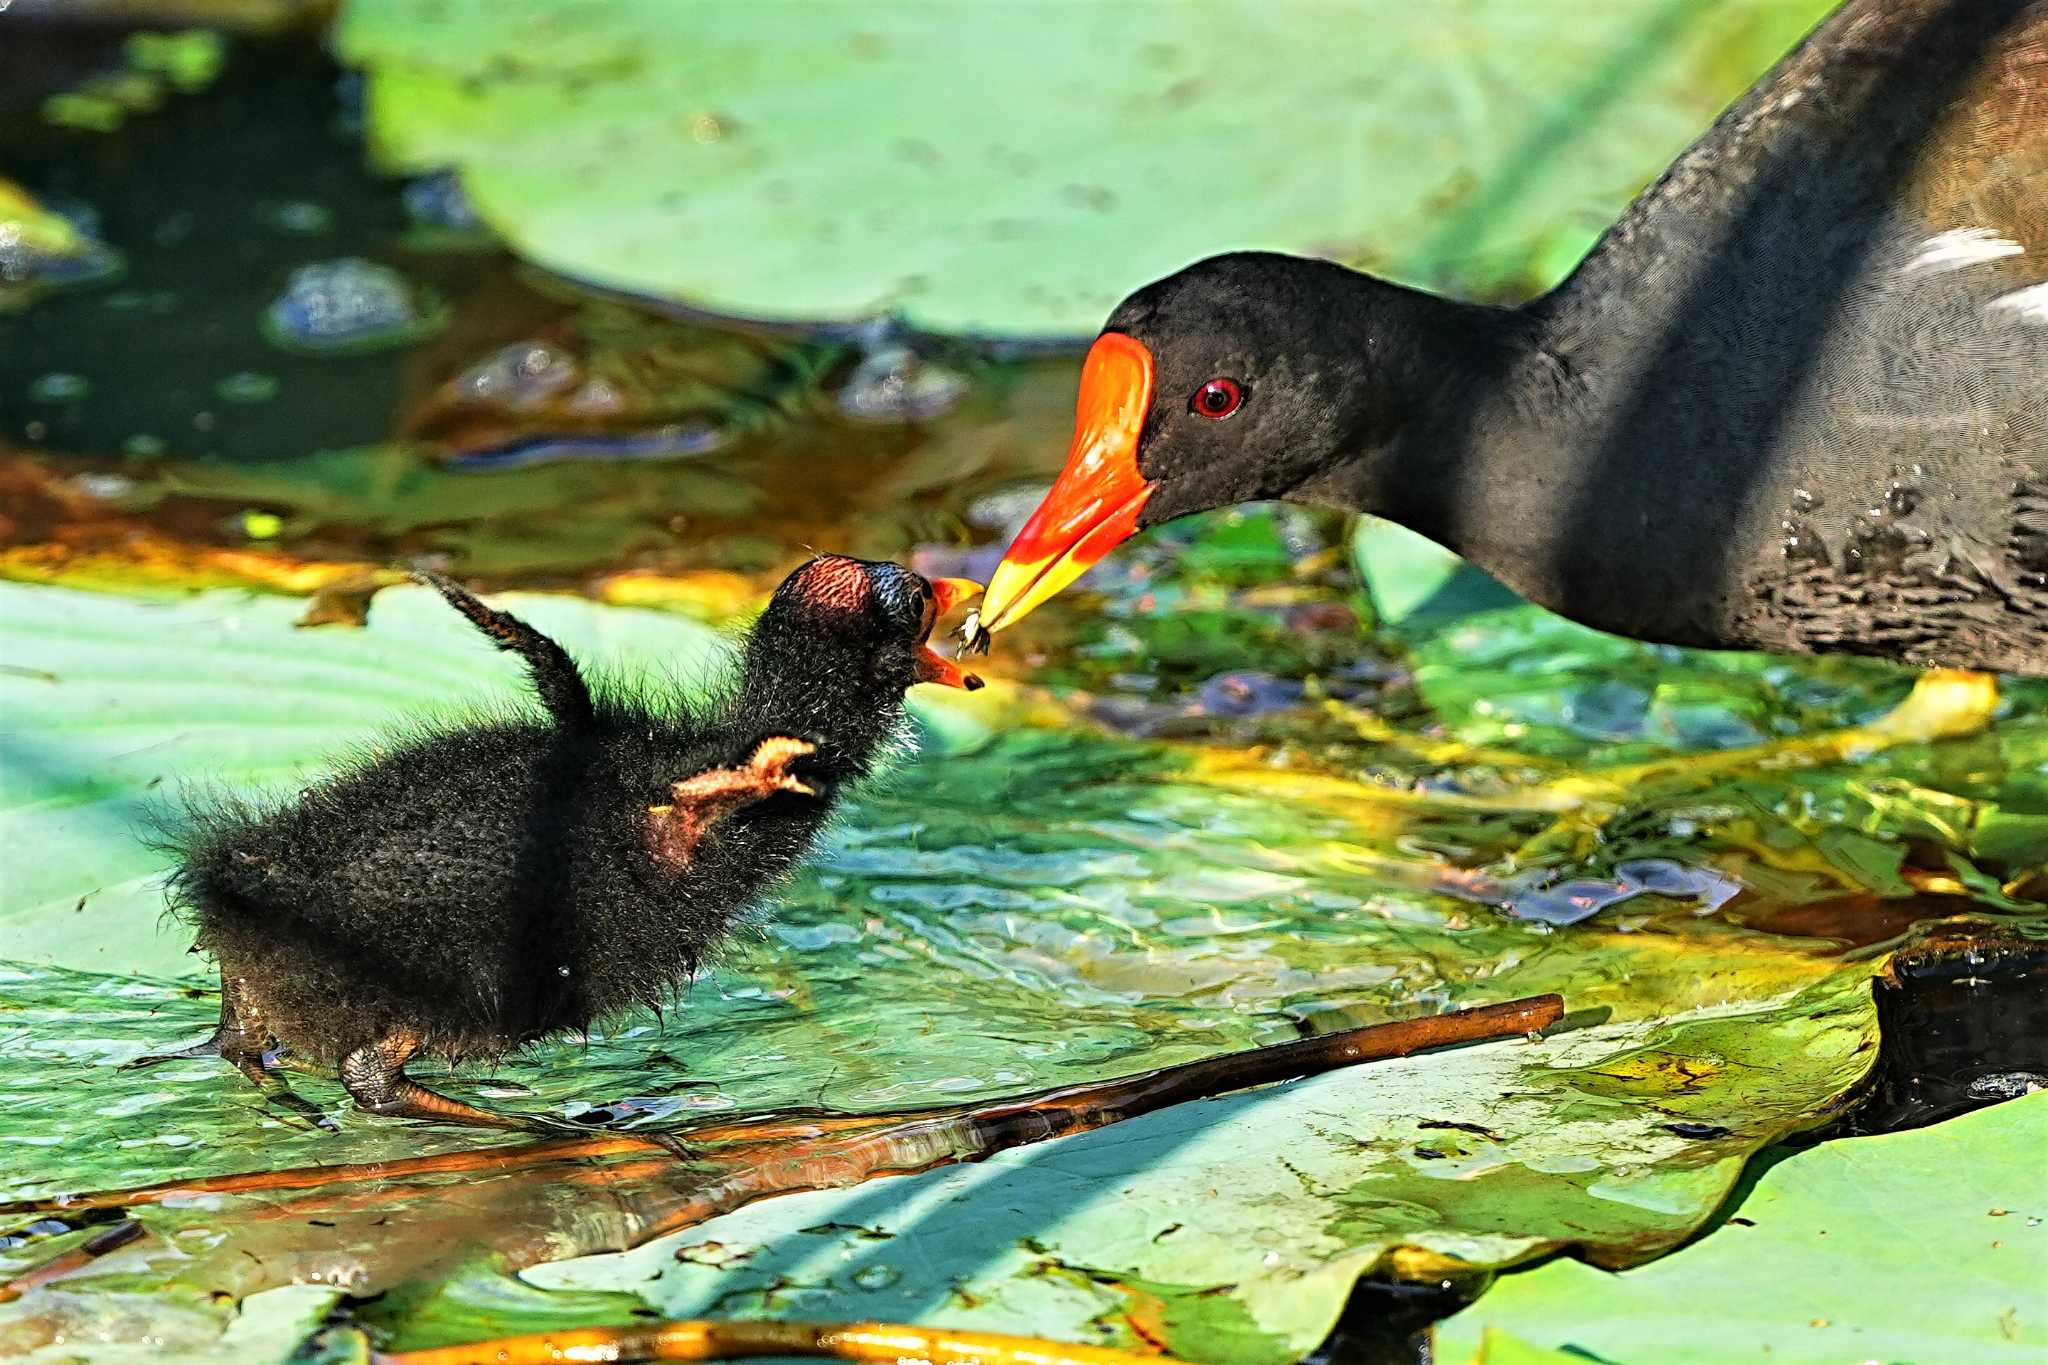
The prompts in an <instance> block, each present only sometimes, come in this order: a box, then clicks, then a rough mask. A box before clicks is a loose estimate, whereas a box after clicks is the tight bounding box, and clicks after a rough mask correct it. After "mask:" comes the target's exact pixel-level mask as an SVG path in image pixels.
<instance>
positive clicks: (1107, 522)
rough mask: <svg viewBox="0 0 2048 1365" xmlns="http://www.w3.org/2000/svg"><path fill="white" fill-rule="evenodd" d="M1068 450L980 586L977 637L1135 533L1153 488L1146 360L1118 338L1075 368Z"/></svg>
mask: <svg viewBox="0 0 2048 1365" xmlns="http://www.w3.org/2000/svg"><path fill="white" fill-rule="evenodd" d="M1074 406H1075V410H1074V442H1073V445H1072V446H1071V447H1069V449H1068V451H1067V465H1066V468H1065V469H1062V470H1061V471H1060V477H1059V479H1058V481H1057V482H1055V483H1054V484H1053V486H1052V491H1051V492H1049V493H1047V494H1046V495H1045V500H1044V501H1043V502H1041V503H1039V505H1038V510H1037V511H1035V512H1033V513H1032V514H1031V519H1030V520H1029V521H1027V522H1025V523H1024V529H1022V530H1021V531H1019V532H1017V538H1016V539H1015V540H1013V541H1011V542H1010V548H1009V550H1008V551H1006V552H1005V553H1004V555H1003V562H1002V563H1001V564H999V565H997V566H996V571H995V574H994V576H993V577H991V578H990V579H989V581H988V599H987V601H985V602H984V603H983V604H982V608H981V614H980V619H979V626H980V630H981V631H984V632H985V631H997V630H1002V629H1004V628H1006V627H1008V626H1012V625H1015V624H1016V623H1017V622H1019V621H1021V620H1023V619H1024V617H1025V616H1026V615H1027V614H1029V613H1030V612H1031V610H1032V609H1033V608H1035V607H1037V606H1038V604H1039V603H1041V602H1043V601H1045V600H1046V599H1047V598H1049V597H1051V596H1052V595H1053V594H1054V593H1056V592H1058V591H1059V590H1060V589H1061V588H1064V587H1066V586H1067V584H1069V583H1071V582H1073V581H1074V580H1075V579H1077V578H1079V577H1080V576H1081V575H1082V574H1084V573H1086V572H1088V570H1089V569H1090V568H1092V567H1094V565H1095V564H1096V562H1097V561H1099V560H1100V559H1101V558H1102V557H1103V556H1104V555H1106V554H1108V553H1109V552H1110V551H1111V550H1112V549H1114V548H1115V547H1116V546H1117V545H1118V543H1120V542H1121V541H1123V540H1124V539H1125V538H1126V537H1128V536H1129V535H1130V534H1131V533H1132V532H1133V531H1135V530H1137V529H1138V513H1139V512H1141V511H1143V510H1144V507H1145V501H1146V499H1148V498H1150V497H1151V496H1152V488H1153V485H1152V484H1151V483H1150V482H1149V481H1148V480H1147V479H1146V478H1145V477H1144V476H1143V475H1142V474H1140V473H1139V472H1138V437H1139V436H1140V435H1141V434H1142V433H1143V431H1144V426H1145V414H1146V412H1147V411H1148V410H1149V409H1150V408H1151V406H1152V352H1151V351H1149V350H1147V349H1146V348H1145V344H1144V343H1143V342H1141V341H1138V340H1136V339H1135V338H1132V337H1127V336H1125V335H1123V334H1122V333H1120V332H1105V333H1103V334H1102V335H1101V336H1099V337H1097V338H1096V340H1095V345H1094V346H1093V348H1091V349H1090V350H1089V352H1088V359H1087V362H1086V363H1085V364H1084V365H1083V366H1082V368H1081V392H1080V396H1079V397H1078V398H1077V399H1076V401H1075V405H1074Z"/></svg>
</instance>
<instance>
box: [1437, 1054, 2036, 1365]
mask: <svg viewBox="0 0 2048 1365" xmlns="http://www.w3.org/2000/svg"><path fill="white" fill-rule="evenodd" d="M2044 1146H2048V1094H2036V1095H2031V1096H2028V1097H2027V1098H2025V1099H2019V1100H2015V1101H2013V1102H2011V1103H2009V1104H2003V1105H1998V1106H1996V1107H1994V1108H1990V1109H1983V1110H1979V1111H1978V1112H1976V1113H1974V1114H1969V1115H1965V1116H1964V1117H1962V1118H1957V1119H1951V1120H1949V1121H1948V1122H1946V1123H1942V1124H1938V1125H1936V1126H1934V1127H1932V1128H1924V1129H1920V1130H1918V1131H1915V1132H1908V1133H1893V1134H1887V1135H1884V1136H1880V1137H1864V1138H1853V1139H1848V1140H1844V1141H1839V1142H1830V1143H1826V1144H1824V1145H1822V1146H1820V1147H1817V1148H1814V1149H1812V1150H1810V1151H1804V1152H1798V1153H1795V1154H1793V1155H1791V1156H1788V1157H1787V1158H1786V1159H1785V1160H1783V1161H1780V1162H1778V1163H1777V1164H1776V1165H1774V1166H1772V1167H1771V1168H1770V1169H1769V1170H1768V1171H1766V1172H1765V1173H1764V1175H1763V1177H1762V1179H1760V1180H1759V1181H1758V1182H1757V1184H1756V1188H1755V1189H1754V1190H1752V1191H1751V1192H1750V1193H1749V1194H1748V1196H1747V1197H1746V1198H1745V1199H1743V1201H1742V1202H1741V1204H1740V1206H1739V1207H1738V1208H1737V1209H1736V1210H1735V1211H1734V1216H1733V1217H1732V1218H1731V1219H1730V1220H1729V1222H1728V1223H1727V1224H1725V1225H1723V1226H1722V1228H1721V1229H1720V1230H1719V1231H1717V1232H1716V1233H1715V1234H1714V1235H1713V1236H1711V1237H1709V1238H1707V1239H1706V1240H1704V1241H1702V1242H1700V1243H1698V1244H1697V1245H1694V1246H1690V1247H1687V1248H1685V1249H1684V1250H1683V1251H1680V1252H1679V1253H1677V1254H1676V1255H1673V1256H1670V1257H1667V1258H1665V1259H1664V1260H1662V1261H1659V1262H1657V1263H1656V1264H1655V1265H1649V1266H1643V1267H1641V1268H1639V1269H1636V1270H1628V1271H1623V1272H1621V1273H1619V1274H1611V1273H1608V1272H1605V1271H1600V1270H1595V1269H1593V1268H1592V1267H1590V1266H1586V1265H1582V1264H1580V1263H1578V1262H1576V1261H1572V1260H1558V1261H1555V1262H1552V1263H1550V1264H1548V1265H1544V1266H1541V1267H1538V1268H1537V1269H1534V1270H1530V1271H1526V1272H1523V1273H1521V1274H1516V1275H1512V1276H1508V1277H1506V1278H1505V1279H1503V1280H1501V1281H1499V1282H1498V1283H1496V1284H1495V1285H1494V1286H1493V1288H1492V1289H1491V1290H1490V1291H1488V1292H1487V1294H1486V1295H1485V1296H1484V1297H1483V1298H1481V1299H1480V1301H1479V1302H1478V1303H1477V1304H1475V1305H1473V1306H1472V1307H1471V1308H1469V1309H1467V1310H1466V1311H1465V1312H1463V1313H1460V1314H1459V1315H1458V1316H1456V1317H1454V1318H1452V1319H1450V1320H1449V1321H1447V1322H1445V1323H1443V1324H1442V1325H1441V1326H1440V1327H1439V1328H1438V1329H1437V1359H1439V1360H1442V1361H1445V1362H1453V1361H1455V1362H1465V1361H1471V1362H1473V1365H1494V1362H1496V1361H1514V1360H1518V1359H1520V1358H1521V1357H1518V1356H1516V1355H1514V1354H1512V1353H1510V1352H1506V1351H1502V1352H1496V1350H1495V1349H1494V1346H1493V1344H1492V1343H1493V1341H1494V1334H1496V1333H1506V1334H1510V1335H1512V1336H1513V1337H1516V1338H1520V1339H1521V1340H1523V1341H1526V1342H1529V1343H1532V1344H1533V1345H1535V1346H1537V1347H1539V1348H1541V1347H1555V1348H1556V1349H1557V1350H1558V1351H1560V1352H1562V1353H1564V1356H1561V1357H1560V1358H1565V1357H1568V1358H1571V1359H1578V1360H1599V1361H1611V1362H1614V1365H1638V1362H1640V1363H1641V1365H1648V1362H1651V1361H1655V1362H1658V1365H1692V1362H1701V1365H1704V1362H1708V1361H1714V1362H1719V1361H1724V1360H1764V1359H1768V1360H1772V1361H1783V1362H1787V1365H1808V1363H1809V1362H1810V1363H1811V1365H1823V1362H1828V1363H1832V1362H1836V1361H1843V1360H1924V1361H1934V1360H1987V1361H1988V1360H2010V1361H2040V1360H2048V1273H2044V1272H2048V1198H2044V1196H2043V1193H2042V1181H2041V1153H2042V1151H2043V1150H2044ZM1482 1343H1484V1344H1483V1345H1482ZM1545 1358H1547V1357H1545Z"/></svg>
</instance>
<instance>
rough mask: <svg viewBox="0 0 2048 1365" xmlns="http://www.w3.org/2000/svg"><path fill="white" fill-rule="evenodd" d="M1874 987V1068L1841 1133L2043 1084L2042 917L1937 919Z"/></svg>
mask: <svg viewBox="0 0 2048 1365" xmlns="http://www.w3.org/2000/svg"><path fill="white" fill-rule="evenodd" d="M1875 990H1876V993H1877V1016H1878V1028H1879V1033H1880V1037H1881V1039H1882V1043H1881V1045H1880V1048H1879V1052H1878V1063H1877V1070H1876V1073H1875V1075H1874V1078H1873V1081H1872V1085H1871V1090H1870V1096H1869V1098H1868V1099H1866V1100H1865V1101H1864V1102H1863V1103H1862V1104H1861V1105H1859V1106H1858V1107H1857V1109H1856V1111H1855V1112H1854V1113H1853V1114H1851V1115H1850V1116H1849V1118H1848V1120H1847V1124H1846V1130H1845V1131H1846V1132H1847V1133H1848V1134H1852V1135H1857V1136H1861V1135H1864V1134H1869V1133H1896V1132H1900V1131H1902V1130H1905V1129H1909V1128H1924V1127H1926V1126H1927V1125H1928V1124H1931V1123H1939V1122H1941V1121H1942V1120H1943V1119H1949V1118H1954V1117H1955V1116H1957V1115H1958V1114H1967V1113H1969V1112H1970V1111H1971V1110H1973V1109H1981V1108H1983V1107H1984V1106H1985V1105H1989V1104H1997V1103H1999V1102H2000V1101H2003V1100H2009V1099H2016V1098H2018V1097H2019V1096H2021V1095H2024V1094H2029V1093H2031V1092H2032V1091H2035V1090H2040V1089H2044V1088H2048V926H2042V925H2039V924H2025V923H2023V924H2020V925H2016V926H2012V927H2005V926H1978V925H1957V926H1953V927H1951V926H1942V927H1938V928H1936V929H1933V930H1931V931H1930V932H1929V933H1928V934H1927V935H1926V936H1925V937H1924V938H1923V939H1922V940H1921V941H1920V942H1918V943H1915V944H1912V945H1909V946H1908V947H1905V948H1902V949H1900V950H1899V952H1898V953H1897V954H1896V955H1895V956H1894V957H1893V959H1892V962H1891V965H1890V968H1889V969H1888V970H1887V971H1886V972H1885V974H1884V976H1883V977H1881V978H1880V979H1879V980H1878V982H1877V985H1876V987H1875Z"/></svg>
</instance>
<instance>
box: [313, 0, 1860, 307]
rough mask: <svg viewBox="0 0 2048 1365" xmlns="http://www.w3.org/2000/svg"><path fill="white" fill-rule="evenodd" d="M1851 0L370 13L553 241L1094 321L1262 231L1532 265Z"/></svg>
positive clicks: (370, 23) (449, 147) (1498, 278)
mask: <svg viewBox="0 0 2048 1365" xmlns="http://www.w3.org/2000/svg"><path fill="white" fill-rule="evenodd" d="M1828 8H1829V6H1828V5H1827V4H1826V3H1823V2H1822V0H1739V3H1728V4H1721V5H1714V6H1692V5H1675V4H1670V3H1663V2H1662V0H1600V3H1597V4H1594V5H1592V6H1585V5H1581V6H1577V7H1575V8H1573V9H1572V10H1571V11H1570V13H1569V14H1568V15H1566V14H1564V13H1562V12H1557V11H1553V10H1551V9H1547V8H1543V7H1535V8H1531V7H1530V6H1528V5H1524V4H1517V3H1513V0H1486V3H1477V4H1467V5H1460V6H1456V7H1455V8H1450V9H1447V8H1445V7H1442V6H1433V5H1399V4H1390V3H1385V2H1384V0H1349V2H1348V3H1332V2H1331V0H1308V2H1303V0H1295V2H1293V3H1285V4H1253V3H1231V2H1230V0H1204V2H1203V3H1200V4H1194V5H1153V4H1142V3H1122V4H1088V5H1074V4H1061V5H1025V6H989V5H985V6H978V7H976V8H975V9H974V10H973V11H972V15H971V19H970V18H969V16H967V15H965V14H963V13H962V12H960V11H958V10H956V9H954V8H952V7H949V6H943V5H929V4H915V3H893V4H883V5H862V6H858V7H853V6H837V5H815V6H809V7H806V8H804V9H803V10H802V11H801V12H800V14H795V13H793V12H791V11H788V10H784V9H781V8H779V7H777V6H772V5H770V6H761V5H752V4H746V3H739V2H737V0H723V2H721V3H711V4H694V5H677V4H673V3H670V0H632V3H614V2H612V0H605V3H587V2H586V3H561V0H522V3H518V4H512V5H507V4H504V3H500V2H499V0H453V2H452V3H448V4H442V5H437V6H435V7H433V8H432V9H431V10H424V11H423V10H421V9H420V8H419V7H418V6H416V5H412V4H409V3H406V0H353V2H352V3H350V4H349V5H347V6H346V8H345V9H344V11H343V14H342V18H341V23H340V25H339V27H338V29H337V31H336V41H337V47H338V51H339V52H340V54H341V56H342V59H343V60H344V61H347V62H350V63H353V64H356V65H359V66H361V67H363V68H364V69H365V71H366V72H367V73H368V76H369V103H368V112H369V120H370V132H371V136H372V140H373V146H374V148H375V150H376V152H377V153H378V155H379V156H380V158H381V159H382V161H383V162H384V164H385V165H386V166H387V167H389V168H390V169H393V170H395V171H401V172H406V173H419V172H427V171H436V170H440V169H443V168H449V167H452V168H456V169H458V170H459V171H460V173H461V175H462V178H463V183H464V186H465V188H466V189H467V191H468V195H469V198H470V200H471V202H472V203H473V204H474V205H475V206H476V209H477V212H478V213H479V214H480V215H481V216H482V217H483V219H484V220H485V221H486V222H487V223H489V224H490V225H491V226H492V227H493V228H494V229H496V230H497V231H498V232H499V233H501V234H502V235H503V236H504V238H505V239H506V240H507V241H508V242H510V243H511V244H512V245H513V247H514V248H515V249H516V250H518V251H520V252H521V253H522V254H524V255H526V256H528V257H529V258H530V259H533V260H535V261H538V262H540V263H541V264H544V265H547V266H550V267H553V268H555V269H559V270H563V271H566V272H568V273H571V274H575V275H579V276H584V277H588V278H591V279H595V280H600V281H603V282H605V283H607V284H611V285H616V286H619V287H622V288H627V289H633V290H637V291H641V292H644V293H650V294H659V295H662V296H665V297H673V298H680V299H685V300H688V301H689V302H691V303H692V304H694V305H697V306H700V307H704V308H709V309H714V310H718V311H721V312H726V313H731V314H736V315H741V316H749V317H773V318H792V319H805V320H809V319H823V320H846V319H858V318H864V317H869V316H872V315H875V314H878V313H891V312H895V313H903V314H905V315H907V316H908V317H909V318H910V319H911V320H912V321H913V322H915V323H917V324H919V325H921V326H925V327H929V328H933V329H937V330H946V331H958V332H969V333H995V334H1002V335H1009V336H1043V337H1063V338H1065V337H1079V336H1086V335H1089V334H1091V333H1092V332H1093V331H1094V330H1095V329H1096V328H1097V327H1098V326H1100V324H1101V321H1102V318H1103V316H1104V314H1105V313H1106V312H1107V311H1108V310H1109V308H1110V307H1111V306H1112V305H1113V304H1114V303H1115V302H1116V301H1117V299H1119V298H1120V297H1122V296H1123V294H1124V293H1126V292H1127V291H1129V290H1130V289H1132V288H1133V287H1135V286H1136V285H1138V284H1141V283H1143V282H1144V281H1146V280H1148V279H1151V278H1153V277H1155V276H1157V275H1161V274H1164V273H1166V272H1167V271H1170V270H1173V269H1176V268H1178V267H1179V266H1181V265H1184V264H1186V263H1187V262H1188V261H1190V260H1193V259H1196V258H1198V257H1201V256H1206V255H1209V254H1211V253H1213V252H1216V251H1220V250H1226V249H1230V248H1236V247H1271V248H1282V249H1291V250H1296V251H1305V252H1313V253H1318V254H1326V255H1334V256H1336V257H1339V258H1342V259H1347V260H1352V261H1356V262H1359V263H1362V264H1368V265H1372V266H1375V267H1379V268H1382V269H1386V270H1391V271H1393V272H1394V273H1396V274H1397V275H1400V276H1402V277H1404V278H1409V279H1415V280H1421V281H1423V282H1425V283H1434V284H1441V285H1447V286H1450V287H1453V288H1456V289H1459V290H1462V291H1467V292H1481V293H1501V292H1509V293H1516V292H1527V291H1529V290H1530V289H1532V288H1535V287H1538V286H1540V285H1542V284H1544V283H1547V282H1548V281H1550V280H1553V279H1555V278H1557V277H1558V276H1559V275H1560V274H1561V273H1562V272H1563V271H1564V270H1565V269H1566V268H1568V267H1569V266H1570V264H1571V263H1572V262H1573V261H1574V260H1576V259H1577V257H1578V256H1579V255H1580V254H1581V253H1582V252H1583V251H1584V249H1585V248H1586V247H1587V246H1588V245H1589V244H1590V243H1591V241H1592V240H1593V238H1594V237H1595V236H1596V235H1597V234H1598V233H1599V231H1600V230H1601V229H1602V228H1604V227H1605V226H1606V225H1607V224H1608V222H1610V221H1611V220H1612V219H1613V217H1614V216H1615V215H1616V214H1617V213H1618V212H1619V211H1620V209H1621V208H1622V206H1623V205H1624V204H1625V203H1626V202H1627V201H1628V199H1629V197H1630V196H1631V195H1633V194H1634V193H1635V192H1636V191H1637V190H1638V189H1640V188H1641V187H1642V186H1643V185H1644V184H1646V183H1647V182H1648V181H1649V180H1650V179H1652V178H1653V177H1654V176H1655V175H1656V174H1657V173H1658V172H1659V171H1661V170H1662V169H1663V168H1664V166H1665V165H1666V163H1667V162H1669V161H1670V159H1671V158H1672V157H1673V156H1674V155H1676V153H1677V152H1679V151H1680V150H1681V149H1682V148H1683V147H1684V146H1685V145H1686V144H1687V143H1688V142H1690V141H1691V140H1692V139H1693V137H1695V136H1696V135H1697V134H1698V133H1699V132H1700V131H1701V130H1702V129H1703V128H1704V127H1705V126H1706V125H1707V124H1708V123H1709V122H1711V120H1712V119H1713V116H1714V115H1715V114H1716V113H1717V112H1718V111H1719V110H1720V108H1721V107H1722V106H1723V105H1724V104H1725V103H1726V102H1727V101H1728V100H1729V99H1731V98H1733V97H1734V96H1735V95H1736V94H1738V93H1739V92H1740V91H1741V90H1742V89H1743V87H1744V86H1745V85H1746V84H1747V83H1748V82H1749V81H1750V80H1752V79H1753V78H1754V77H1755V76H1757V75H1758V74H1760V73H1761V72H1762V71H1763V70H1764V69H1765V68H1766V67H1767V66H1768V65H1769V64H1770V62H1771V61H1772V60H1773V59H1774V58H1776V57H1777V56H1778V55H1779V54H1780V53H1781V52H1783V51H1784V50H1785V49H1786V48H1787V47H1788V46H1789V45H1790V44H1791V43H1792V42H1793V41H1794V40H1795V39H1797V38H1798V37H1799V35H1800V34H1801V33H1802V32H1803V31H1804V30H1805V29H1806V28H1807V27H1808V26H1809V25H1810V24H1811V23H1812V22H1813V21H1814V20H1816V19H1817V18H1818V17H1819V16H1820V15H1821V14H1822V13H1824V12H1825V11H1826V10H1827V9H1828Z"/></svg>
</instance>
